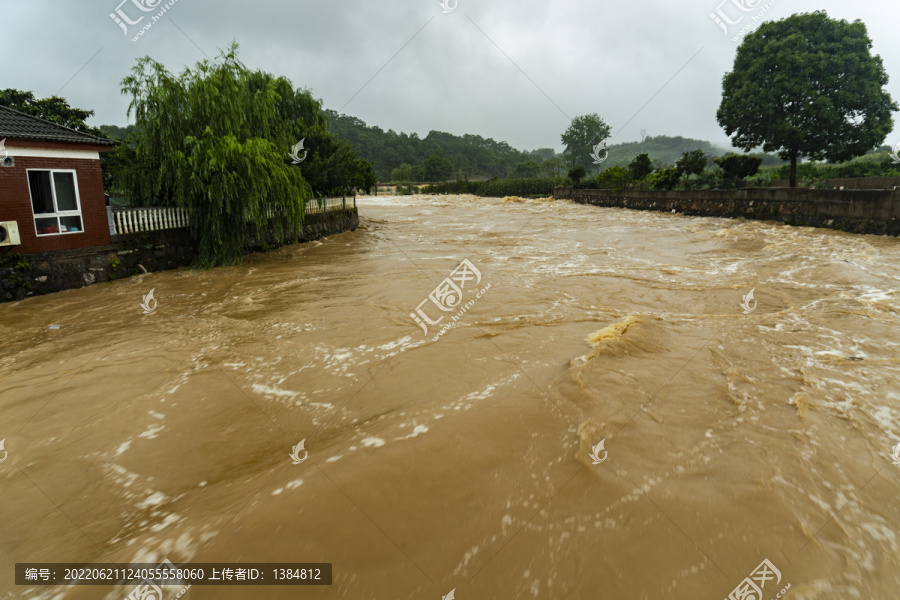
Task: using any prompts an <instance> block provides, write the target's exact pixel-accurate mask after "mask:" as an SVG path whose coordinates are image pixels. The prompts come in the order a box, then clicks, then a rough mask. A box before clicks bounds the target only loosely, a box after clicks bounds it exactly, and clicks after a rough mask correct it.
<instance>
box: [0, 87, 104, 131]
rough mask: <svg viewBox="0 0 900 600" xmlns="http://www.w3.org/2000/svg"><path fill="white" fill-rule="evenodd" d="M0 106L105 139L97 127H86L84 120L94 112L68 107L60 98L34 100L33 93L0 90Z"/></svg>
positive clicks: (65, 101)
mask: <svg viewBox="0 0 900 600" xmlns="http://www.w3.org/2000/svg"><path fill="white" fill-rule="evenodd" d="M0 106H6V107H8V108H11V109H13V110H17V111H19V112H23V113H25V114H27V115H32V116H34V117H40V118H41V119H44V120H45V121H50V122H51V123H56V124H57V125H62V126H64V127H68V128H69V129H74V130H75V131H80V132H81V133H86V134H88V135H93V136H96V137H106V136H104V135H103V132H102V131H101V130H100V128H98V127H93V126H91V125H88V124H87V123H86V122H85V120H86V119H89V118H90V117H92V116H94V111H92V110H85V109H83V108H75V107H73V106H69V102H68V101H67V100H66V99H65V98H61V97H60V96H50V97H49V98H40V99H38V98H35V97H34V93H33V92H23V91H21V90H15V89H12V88H10V89H5V90H0Z"/></svg>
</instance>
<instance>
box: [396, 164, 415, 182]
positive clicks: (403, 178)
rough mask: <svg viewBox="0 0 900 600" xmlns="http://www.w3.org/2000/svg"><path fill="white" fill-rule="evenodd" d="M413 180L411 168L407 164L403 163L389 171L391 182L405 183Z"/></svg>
mask: <svg viewBox="0 0 900 600" xmlns="http://www.w3.org/2000/svg"><path fill="white" fill-rule="evenodd" d="M412 180H413V168H412V165H410V164H409V163H403V164H401V165H400V166H399V167H397V168H396V169H394V170H393V171H391V181H397V182H401V183H407V182H410V181H412Z"/></svg>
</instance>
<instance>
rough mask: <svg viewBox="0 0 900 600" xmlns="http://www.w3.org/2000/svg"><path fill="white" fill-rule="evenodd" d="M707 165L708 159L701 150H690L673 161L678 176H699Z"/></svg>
mask: <svg viewBox="0 0 900 600" xmlns="http://www.w3.org/2000/svg"><path fill="white" fill-rule="evenodd" d="M708 163H709V158H708V157H707V156H706V153H705V152H704V151H703V150H690V151H687V152H684V153H683V154H682V155H681V158H679V159H678V160H677V161H675V168H676V169H678V173H679V174H680V175H699V174H700V173H702V172H703V169H705V168H706V165H707V164H708Z"/></svg>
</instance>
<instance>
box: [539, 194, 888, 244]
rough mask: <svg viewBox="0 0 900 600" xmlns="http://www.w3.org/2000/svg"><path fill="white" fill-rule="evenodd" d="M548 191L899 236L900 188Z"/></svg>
mask: <svg viewBox="0 0 900 600" xmlns="http://www.w3.org/2000/svg"><path fill="white" fill-rule="evenodd" d="M553 196H554V198H558V199H561V200H572V201H573V202H580V203H582V204H593V205H595V206H607V207H618V208H631V209H637V210H656V211H664V212H678V213H683V214H686V215H702V216H708V217H730V218H745V219H755V220H761V221H781V222H783V223H787V224H789V225H805V226H809V227H826V228H830V229H839V230H841V231H849V232H853V233H872V234H878V235H893V236H896V235H900V190H814V189H807V188H799V189H798V188H795V189H790V188H788V189H785V188H748V189H742V190H727V191H726V190H696V191H643V190H622V191H613V190H579V189H573V188H556V189H555V190H554V192H553Z"/></svg>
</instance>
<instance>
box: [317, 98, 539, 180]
mask: <svg viewBox="0 0 900 600" xmlns="http://www.w3.org/2000/svg"><path fill="white" fill-rule="evenodd" d="M325 112H326V114H327V115H328V119H329V121H330V122H331V131H332V133H334V134H335V135H336V136H337V137H339V138H343V139H345V140H347V141H348V142H350V145H351V146H352V147H353V150H354V151H356V153H357V154H358V155H359V156H361V157H362V158H366V159H368V160H370V161H372V163H373V164H374V166H375V175H376V176H377V177H378V181H389V180H390V179H391V171H393V170H394V169H396V168H397V167H399V166H400V165H401V164H404V163H405V164H408V165H410V166H412V167H414V168H415V167H419V168H421V167H422V165H423V163H424V162H425V160H426V159H427V158H428V157H429V156H431V155H433V154H435V153H439V154H443V156H444V157H446V158H447V159H449V160H450V163H451V164H452V165H453V176H452V178H453V179H456V177H457V176H459V177H460V178H462V177H463V176H465V177H468V178H469V179H483V178H490V177H506V176H507V174H509V172H510V171H512V170H513V169H514V168H515V166H516V165H517V164H518V163H520V162H524V161H529V160H533V161H535V162H538V163H540V162H542V160H543V157H542V156H541V154H542V153H541V152H534V153H529V152H522V151H520V150H516V149H515V148H513V147H512V146H510V145H509V144H507V143H506V142H497V141H494V140H492V139H490V138H483V137H481V136H480V135H468V134H467V135H464V136H462V137H460V136H458V135H453V134H451V133H444V132H442V131H431V132H429V133H428V135H427V136H425V137H424V138H420V137H419V136H418V134H416V133H415V132H413V133H411V134H406V133H396V132H395V131H393V130H392V129H389V130H387V131H384V130H383V129H381V128H380V127H377V126H369V125H366V124H365V123H364V122H363V121H361V120H360V119H357V118H356V117H351V116H348V115H339V114H338V113H337V112H335V111H333V110H326V111H325ZM546 153H549V156H553V150H551V149H547V150H546ZM549 156H547V157H548V158H549ZM415 179H417V180H421V176H420V177H416V178H415Z"/></svg>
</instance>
